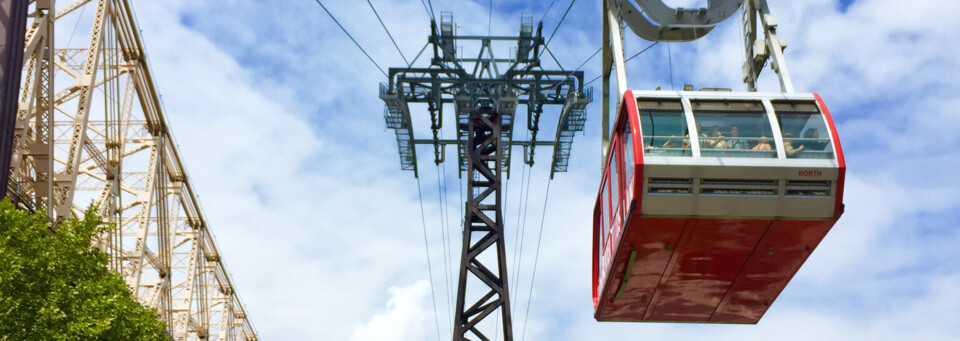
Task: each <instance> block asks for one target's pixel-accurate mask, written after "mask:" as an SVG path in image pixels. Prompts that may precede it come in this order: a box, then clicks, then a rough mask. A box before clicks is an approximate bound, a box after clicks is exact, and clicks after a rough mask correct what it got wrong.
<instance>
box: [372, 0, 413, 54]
mask: <svg viewBox="0 0 960 341" xmlns="http://www.w3.org/2000/svg"><path fill="white" fill-rule="evenodd" d="M367 4H368V5H370V9H371V10H373V14H374V15H376V16H377V21H379V22H380V26H383V30H384V31H386V32H387V36H388V37H390V41H391V42H393V47H396V48H397V52H399V53H400V58H403V63H404V64H409V62H407V57H406V56H404V55H403V51H400V46H399V45H397V41H396V40H394V39H393V35H392V34H390V30H389V29H387V25H386V24H384V23H383V19H381V18H380V13H377V9H376V8H374V7H373V3H372V2H370V0H367Z"/></svg>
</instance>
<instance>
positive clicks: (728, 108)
mask: <svg viewBox="0 0 960 341" xmlns="http://www.w3.org/2000/svg"><path fill="white" fill-rule="evenodd" d="M691 104H692V105H693V118H694V120H695V121H696V124H697V134H698V136H699V137H700V155H701V156H705V157H747V158H776V157H777V147H776V144H775V143H774V141H773V132H772V131H771V128H770V122H769V120H768V119H767V115H766V111H765V110H764V108H763V104H761V103H760V102H753V101H741V102H730V101H695V102H691Z"/></svg>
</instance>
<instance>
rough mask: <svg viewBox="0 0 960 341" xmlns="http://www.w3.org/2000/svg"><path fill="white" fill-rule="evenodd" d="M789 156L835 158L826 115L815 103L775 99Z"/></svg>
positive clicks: (774, 106) (784, 146) (784, 143)
mask: <svg viewBox="0 0 960 341" xmlns="http://www.w3.org/2000/svg"><path fill="white" fill-rule="evenodd" d="M773 108H774V110H775V111H776V112H777V120H778V121H779V122H778V123H780V131H781V133H782V134H783V149H784V153H785V154H786V155H787V157H788V158H795V159H833V158H834V156H833V144H832V143H830V134H829V133H828V130H827V124H826V122H825V121H824V120H823V115H821V114H820V110H819V109H818V108H817V105H816V104H815V103H813V102H786V101H778V102H773Z"/></svg>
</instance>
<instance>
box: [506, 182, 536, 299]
mask: <svg viewBox="0 0 960 341" xmlns="http://www.w3.org/2000/svg"><path fill="white" fill-rule="evenodd" d="M528 168H530V171H529V172H528V173H527V188H526V192H527V196H526V198H524V199H523V220H522V221H521V224H520V252H519V256H518V259H517V263H516V265H515V266H516V268H517V271H516V274H517V275H516V276H515V277H516V280H515V282H514V286H520V274H521V271H520V270H521V267H520V266H521V265H523V244H524V240H523V239H524V238H523V237H524V235H526V229H527V207H528V206H529V205H528V204H529V203H530V180H531V179H533V165H530V166H528ZM518 214H519V212H518ZM514 309H516V308H514ZM511 313H512V312H511Z"/></svg>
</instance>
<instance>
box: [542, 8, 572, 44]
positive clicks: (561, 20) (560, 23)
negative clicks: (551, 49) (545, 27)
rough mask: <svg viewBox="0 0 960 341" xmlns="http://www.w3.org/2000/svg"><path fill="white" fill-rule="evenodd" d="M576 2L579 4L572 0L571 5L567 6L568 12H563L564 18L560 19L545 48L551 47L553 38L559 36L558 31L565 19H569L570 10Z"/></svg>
mask: <svg viewBox="0 0 960 341" xmlns="http://www.w3.org/2000/svg"><path fill="white" fill-rule="evenodd" d="M576 2H577V0H570V5H569V6H567V10H566V11H565V12H563V16H562V17H560V22H558V23H557V27H554V28H553V33H550V38H549V39H547V43H546V44H543V46H544V47H546V46H547V45H550V41H552V40H553V36H554V35H556V34H557V30H559V29H560V25H563V19H566V18H567V14H569V13H570V9H571V8H573V4H574V3H576ZM551 6H552V5H551Z"/></svg>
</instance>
